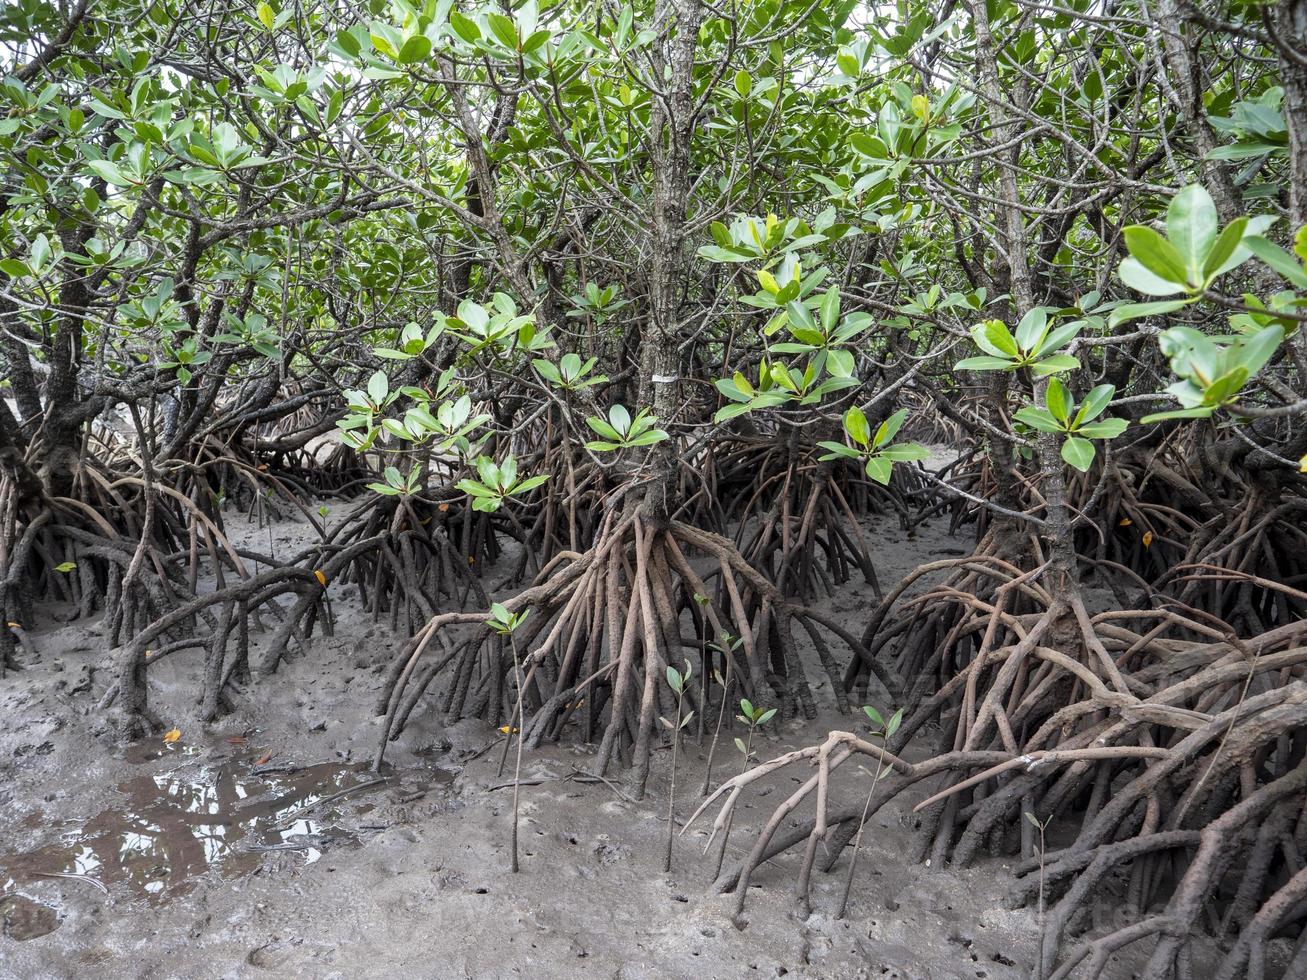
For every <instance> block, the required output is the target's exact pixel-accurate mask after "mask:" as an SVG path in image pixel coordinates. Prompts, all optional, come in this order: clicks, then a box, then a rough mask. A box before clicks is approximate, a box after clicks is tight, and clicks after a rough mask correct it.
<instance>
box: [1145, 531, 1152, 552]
mask: <svg viewBox="0 0 1307 980" xmlns="http://www.w3.org/2000/svg"><path fill="white" fill-rule="evenodd" d="M1152 543H1153V532H1152V531H1145V532H1144V547H1145V548H1148V547H1150V546H1151V545H1152Z"/></svg>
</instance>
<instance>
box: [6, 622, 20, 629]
mask: <svg viewBox="0 0 1307 980" xmlns="http://www.w3.org/2000/svg"><path fill="white" fill-rule="evenodd" d="M9 628H10V629H11V630H20V629H22V628H23V627H22V626H20V625H19V624H18V623H10V624H9Z"/></svg>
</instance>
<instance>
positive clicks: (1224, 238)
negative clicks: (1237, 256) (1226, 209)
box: [1200, 217, 1248, 283]
mask: <svg viewBox="0 0 1307 980" xmlns="http://www.w3.org/2000/svg"><path fill="white" fill-rule="evenodd" d="M1247 227H1248V219H1247V218H1245V217H1239V218H1235V219H1234V220H1233V221H1231V222H1230V223H1229V224H1228V225H1226V226H1225V230H1224V231H1222V232H1221V235H1220V237H1219V238H1217V239H1216V241H1215V242H1214V243H1213V244H1212V247H1211V248H1210V249H1208V250H1207V255H1206V257H1205V258H1204V259H1203V267H1202V272H1201V275H1200V278H1201V280H1202V282H1204V283H1207V282H1210V281H1211V280H1212V279H1214V278H1216V276H1217V275H1219V274H1220V273H1222V272H1224V271H1226V270H1225V264H1226V263H1227V262H1229V261H1230V259H1231V257H1232V256H1233V255H1234V253H1235V250H1236V249H1238V248H1239V244H1240V242H1242V241H1243V236H1244V229H1246V228H1247Z"/></svg>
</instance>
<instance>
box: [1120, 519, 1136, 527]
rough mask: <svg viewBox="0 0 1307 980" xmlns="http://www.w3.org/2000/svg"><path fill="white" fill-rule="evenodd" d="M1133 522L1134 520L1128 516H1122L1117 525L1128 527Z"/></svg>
mask: <svg viewBox="0 0 1307 980" xmlns="http://www.w3.org/2000/svg"><path fill="white" fill-rule="evenodd" d="M1133 523H1134V521H1132V520H1130V518H1128V517H1123V518H1121V523H1120V524H1118V525H1117V527H1129V526H1130V525H1131V524H1133Z"/></svg>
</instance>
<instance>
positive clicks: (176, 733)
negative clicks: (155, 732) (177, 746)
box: [163, 728, 182, 745]
mask: <svg viewBox="0 0 1307 980" xmlns="http://www.w3.org/2000/svg"><path fill="white" fill-rule="evenodd" d="M181 737H182V730H181V729H180V728H174V729H172V730H171V731H168V732H165V733H164V736H163V740H164V741H165V742H167V743H168V744H169V745H172V743H173V742H175V741H177V740H178V739H179V738H181Z"/></svg>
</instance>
